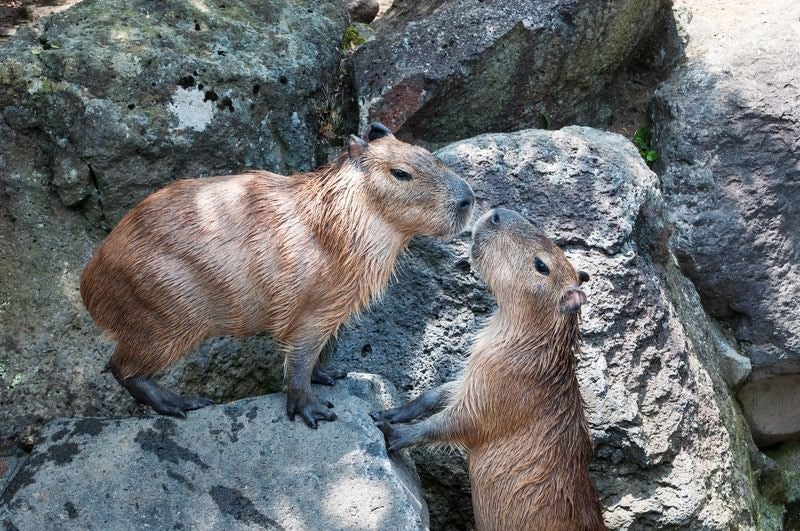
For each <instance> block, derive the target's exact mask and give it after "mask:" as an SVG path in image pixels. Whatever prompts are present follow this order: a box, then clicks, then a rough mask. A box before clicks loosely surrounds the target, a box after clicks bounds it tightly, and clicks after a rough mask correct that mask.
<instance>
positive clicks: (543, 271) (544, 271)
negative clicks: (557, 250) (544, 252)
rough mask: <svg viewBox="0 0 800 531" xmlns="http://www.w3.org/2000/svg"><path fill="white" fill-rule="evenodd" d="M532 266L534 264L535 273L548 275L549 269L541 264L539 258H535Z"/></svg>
mask: <svg viewBox="0 0 800 531" xmlns="http://www.w3.org/2000/svg"><path fill="white" fill-rule="evenodd" d="M534 264H536V271H538V272H539V273H541V274H543V275H549V274H550V268H548V267H547V264H545V263H544V262H542V260H541V258H539V257H538V256H537V257H536V260H535V261H534Z"/></svg>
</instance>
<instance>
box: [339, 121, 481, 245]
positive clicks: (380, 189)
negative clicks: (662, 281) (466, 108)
mask: <svg viewBox="0 0 800 531" xmlns="http://www.w3.org/2000/svg"><path fill="white" fill-rule="evenodd" d="M367 138H368V140H369V143H367V142H366V141H364V140H362V139H360V138H358V137H355V136H351V137H350V142H349V144H348V152H349V155H350V159H351V161H352V162H353V163H354V164H356V165H358V166H359V167H360V168H361V169H362V170H363V174H364V178H365V182H364V183H363V184H364V186H363V190H364V193H365V195H366V198H365V199H366V201H367V202H368V203H369V204H370V206H371V207H372V208H374V209H375V210H376V211H377V212H379V213H380V215H381V216H382V217H383V218H384V219H386V220H387V221H388V222H389V223H390V224H391V225H392V226H393V227H395V228H396V229H398V230H399V231H401V232H402V233H404V234H406V235H408V236H413V235H423V236H452V235H455V234H458V233H459V232H461V231H462V230H464V228H465V227H466V225H467V222H468V221H469V218H470V216H471V215H472V207H473V205H474V203H475V195H474V194H473V192H472V188H470V186H469V184H467V182H466V181H465V180H464V179H462V178H461V177H459V176H458V175H456V174H455V173H453V171H451V170H450V169H449V168H448V167H447V166H445V165H444V163H443V162H442V161H440V160H439V159H437V158H436V157H434V156H433V154H431V152H429V151H428V150H426V149H423V148H421V147H419V146H414V145H411V144H407V143H405V142H401V141H400V140H397V139H396V138H395V137H394V135H393V134H392V133H391V132H390V131H389V130H388V129H387V128H386V127H385V126H383V125H382V124H380V123H373V124H371V125H370V126H369V130H368V132H367Z"/></svg>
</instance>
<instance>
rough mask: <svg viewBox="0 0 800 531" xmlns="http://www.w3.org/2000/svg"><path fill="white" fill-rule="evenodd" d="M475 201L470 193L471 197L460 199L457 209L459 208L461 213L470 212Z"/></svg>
mask: <svg viewBox="0 0 800 531" xmlns="http://www.w3.org/2000/svg"><path fill="white" fill-rule="evenodd" d="M474 202H475V199H474V197H473V196H472V195H470V196H469V197H466V198H464V199H462V200H461V201H459V202H458V204H457V205H456V209H458V212H459V213H461V214H463V213H465V212H469V211H470V210H471V209H472V204H473V203H474Z"/></svg>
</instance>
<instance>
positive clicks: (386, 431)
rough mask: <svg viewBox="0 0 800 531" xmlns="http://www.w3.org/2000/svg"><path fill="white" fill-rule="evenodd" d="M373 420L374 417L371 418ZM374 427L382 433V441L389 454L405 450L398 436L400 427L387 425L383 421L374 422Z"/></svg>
mask: <svg viewBox="0 0 800 531" xmlns="http://www.w3.org/2000/svg"><path fill="white" fill-rule="evenodd" d="M373 418H374V417H373ZM375 425H376V426H377V427H378V429H379V430H381V433H383V440H384V441H386V449H387V450H388V451H389V452H397V451H400V450H401V449H403V448H405V446H406V445H405V444H403V441H402V437H401V435H400V426H396V425H392V424H389V423H388V422H384V421H376V422H375Z"/></svg>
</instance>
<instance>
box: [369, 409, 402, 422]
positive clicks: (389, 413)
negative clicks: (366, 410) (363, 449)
mask: <svg viewBox="0 0 800 531" xmlns="http://www.w3.org/2000/svg"><path fill="white" fill-rule="evenodd" d="M395 410H396V408H395V409H384V410H382V411H373V412H372V413H370V414H369V416H370V417H372V420H374V421H375V423H376V424H378V423H381V422H386V423H391V422H393V420H392V419H393V418H394V413H395Z"/></svg>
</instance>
